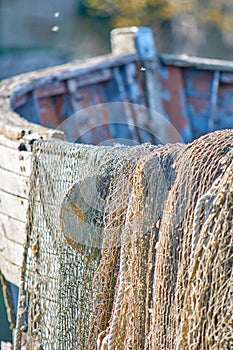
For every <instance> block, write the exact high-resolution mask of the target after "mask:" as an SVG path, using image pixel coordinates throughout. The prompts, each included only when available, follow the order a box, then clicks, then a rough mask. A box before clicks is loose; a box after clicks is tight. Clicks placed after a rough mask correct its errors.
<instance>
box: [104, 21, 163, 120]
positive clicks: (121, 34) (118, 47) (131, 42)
mask: <svg viewBox="0 0 233 350" xmlns="http://www.w3.org/2000/svg"><path fill="white" fill-rule="evenodd" d="M111 48H112V53H113V54H116V55H127V54H134V53H135V54H138V56H139V59H140V61H141V63H142V67H141V69H142V71H143V72H144V74H145V85H146V90H147V91H146V94H147V103H148V107H149V108H151V109H153V110H155V111H156V112H158V113H160V114H162V115H164V110H163V107H162V103H161V95H160V89H159V82H158V79H157V55H156V48H155V41H154V36H153V32H152V29H151V28H149V27H128V28H117V29H114V30H112V32H111Z"/></svg>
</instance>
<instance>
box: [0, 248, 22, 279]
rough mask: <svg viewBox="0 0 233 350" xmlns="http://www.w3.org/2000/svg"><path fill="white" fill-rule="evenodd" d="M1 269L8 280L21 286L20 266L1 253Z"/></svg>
mask: <svg viewBox="0 0 233 350" xmlns="http://www.w3.org/2000/svg"><path fill="white" fill-rule="evenodd" d="M0 269H1V272H2V274H3V275H4V277H5V278H6V280H7V281H9V282H11V283H13V284H14V285H15V286H19V282H20V266H17V265H13V264H12V263H10V262H9V261H8V260H6V259H5V257H4V256H2V255H1V254H0Z"/></svg>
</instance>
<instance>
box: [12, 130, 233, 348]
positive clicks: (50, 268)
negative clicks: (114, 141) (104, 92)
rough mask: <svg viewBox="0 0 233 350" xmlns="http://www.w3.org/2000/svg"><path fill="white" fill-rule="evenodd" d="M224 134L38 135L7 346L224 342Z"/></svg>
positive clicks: (232, 328)
mask: <svg viewBox="0 0 233 350" xmlns="http://www.w3.org/2000/svg"><path fill="white" fill-rule="evenodd" d="M232 140H233V131H229V130H228V131H217V132H215V133H212V134H208V135H206V136H203V137H202V138H200V139H198V140H196V141H194V142H193V143H191V144H188V145H184V144H171V145H161V146H152V145H150V144H143V145H139V146H121V145H115V146H87V145H79V144H69V143H64V142H56V141H38V142H36V143H35V145H34V152H33V169H32V174H31V189H30V197H29V209H28V223H27V241H26V244H25V252H24V264H23V268H22V281H21V286H20V298H19V310H18V320H17V332H16V339H15V349H20V347H21V341H22V334H24V335H25V334H27V340H26V344H25V348H26V349H46V350H47V349H48V350H49V349H51V350H52V349H59V350H60V349H61V350H63V349H76V350H95V349H98V350H104V349H108V350H112V349H117V350H157V349H158V350H160V349H164V350H165V349H168V350H174V349H219V350H220V349H230V348H232V346H233V312H232V310H233V296H232V288H233V281H232V262H233V251H232V250H233V244H232V235H233V162H232V160H233V146H232V145H233V141H232Z"/></svg>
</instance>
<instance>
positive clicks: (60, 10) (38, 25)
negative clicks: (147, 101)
mask: <svg viewBox="0 0 233 350" xmlns="http://www.w3.org/2000/svg"><path fill="white" fill-rule="evenodd" d="M131 25H149V26H151V27H152V28H153V30H154V33H155V38H156V44H157V51H158V52H167V53H174V54H180V53H187V54H189V55H196V56H202V57H212V58H221V59H227V60H232V57H233V2H232V0H127V1H125V0H115V1H109V0H66V1H64V0H40V1H35V0H1V1H0V79H3V78H6V77H8V76H10V75H14V74H18V73H20V72H26V71H30V70H35V69H39V68H42V67H46V66H51V65H56V64H61V63H64V62H67V61H70V60H72V59H75V58H78V59H83V58H87V57H92V56H97V55H102V54H105V53H108V52H110V44H109V33H110V30H111V29H112V28H115V27H123V26H131Z"/></svg>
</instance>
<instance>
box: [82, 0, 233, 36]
mask: <svg viewBox="0 0 233 350" xmlns="http://www.w3.org/2000/svg"><path fill="white" fill-rule="evenodd" d="M83 4H84V6H86V7H87V8H89V14H90V15H97V16H102V17H106V16H108V17H109V18H110V20H111V24H112V25H113V26H114V27H115V26H117V27H122V26H132V25H153V24H154V22H155V21H158V20H159V21H163V20H169V19H170V20H171V19H172V18H174V17H176V16H177V15H178V16H179V15H180V14H186V15H190V16H194V17H195V18H196V21H197V23H199V24H200V25H203V24H210V23H211V24H215V25H217V26H218V27H219V28H220V30H223V31H225V30H227V31H228V30H229V31H232V28H233V1H232V0H126V1H125V0H115V1H114V2H113V1H109V0H83Z"/></svg>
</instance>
